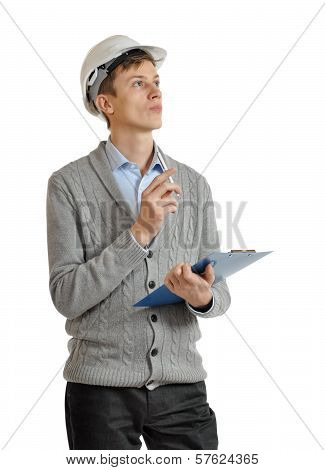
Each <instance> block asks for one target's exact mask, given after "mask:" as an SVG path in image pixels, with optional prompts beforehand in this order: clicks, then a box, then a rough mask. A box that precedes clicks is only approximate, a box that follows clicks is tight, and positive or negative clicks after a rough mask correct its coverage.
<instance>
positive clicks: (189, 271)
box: [183, 263, 195, 283]
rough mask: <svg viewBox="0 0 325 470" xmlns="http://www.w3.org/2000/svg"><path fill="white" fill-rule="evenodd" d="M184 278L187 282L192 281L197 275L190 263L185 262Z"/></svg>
mask: <svg viewBox="0 0 325 470" xmlns="http://www.w3.org/2000/svg"><path fill="white" fill-rule="evenodd" d="M183 278H184V280H185V281H186V282H190V283H192V282H193V280H194V279H195V275H194V273H193V271H192V269H191V265H190V263H184V266H183Z"/></svg>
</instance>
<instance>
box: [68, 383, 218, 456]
mask: <svg viewBox="0 0 325 470" xmlns="http://www.w3.org/2000/svg"><path fill="white" fill-rule="evenodd" d="M65 419H66V427H67V435H68V441H69V448H70V449H97V450H100V449H129V450H132V449H140V448H141V444H142V443H141V441H140V436H141V435H142V436H143V440H144V442H145V443H146V446H147V449H150V450H151V449H165V450H167V449H213V450H217V449H218V434H217V422H216V416H215V414H214V411H213V410H212V409H211V408H210V407H209V403H207V392H206V386H205V382H204V380H203V381H201V382H196V383H185V384H168V385H161V386H159V387H157V388H155V389H154V390H148V389H147V388H146V387H145V386H143V387H141V388H136V387H104V386H100V385H87V384H82V383H74V382H67V385H66V392H65Z"/></svg>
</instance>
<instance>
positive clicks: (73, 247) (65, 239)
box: [46, 174, 148, 319]
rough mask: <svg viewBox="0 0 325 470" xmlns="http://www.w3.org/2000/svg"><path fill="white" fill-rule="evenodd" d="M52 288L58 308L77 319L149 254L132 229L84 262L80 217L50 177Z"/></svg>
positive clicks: (48, 214)
mask: <svg viewBox="0 0 325 470" xmlns="http://www.w3.org/2000/svg"><path fill="white" fill-rule="evenodd" d="M46 219H47V247H48V262H49V290H50V294H51V298H52V301H53V304H54V306H55V308H56V309H57V310H58V312H60V313H61V314H62V315H63V316H64V317H66V318H68V319H74V318H77V317H79V316H80V315H82V314H83V313H84V312H86V311H87V310H89V309H90V308H92V307H94V306H95V305H97V304H98V303H99V302H101V301H102V300H104V299H105V298H106V297H107V296H108V295H109V294H110V293H111V292H112V291H113V290H114V289H115V288H116V287H117V286H118V285H119V284H120V283H121V282H122V280H123V279H124V278H125V277H126V276H127V275H128V274H129V273H130V272H131V271H132V270H133V269H134V268H135V267H136V266H137V265H139V264H140V263H141V262H142V261H143V260H144V259H145V257H146V256H147V253H148V250H146V249H144V248H143V247H142V246H141V245H140V244H139V243H138V242H137V241H136V239H135V238H134V237H133V235H132V232H131V230H130V228H128V229H126V230H124V231H123V232H121V233H120V235H119V236H118V237H117V238H116V239H115V240H114V241H113V242H112V243H111V244H110V245H108V246H107V247H106V248H104V249H103V250H102V252H101V253H100V254H99V255H98V256H95V257H93V258H92V259H90V260H88V261H87V262H85V258H84V248H83V243H82V231H81V227H80V220H79V218H78V215H77V211H76V209H75V207H74V204H73V202H72V201H71V199H70V198H69V197H68V195H67V194H66V192H65V191H64V189H62V187H61V186H60V183H59V182H58V181H57V180H56V178H55V176H53V174H52V176H51V177H50V178H49V180H48V186H47V199H46Z"/></svg>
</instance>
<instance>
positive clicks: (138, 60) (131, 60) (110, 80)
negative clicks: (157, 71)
mask: <svg viewBox="0 0 325 470" xmlns="http://www.w3.org/2000/svg"><path fill="white" fill-rule="evenodd" d="M145 60H149V61H150V62H151V63H152V64H153V65H154V66H156V61H155V59H154V58H153V56H152V55H151V54H150V52H147V51H142V50H141V51H139V52H138V53H137V54H132V55H131V56H129V57H127V58H126V59H125V60H124V61H123V62H122V63H121V64H120V65H118V66H117V67H116V68H115V69H114V70H113V71H112V72H111V73H109V74H108V75H107V77H106V78H105V79H104V80H103V81H102V83H101V84H100V87H99V89H98V93H97V95H100V94H101V93H109V94H110V95H113V96H115V97H117V93H116V90H115V88H114V80H115V78H116V75H117V70H118V69H119V70H128V69H129V68H130V67H132V66H133V65H135V66H136V69H138V68H139V67H140V65H141V64H142V62H143V61H145ZM103 115H104V116H105V119H106V122H107V129H109V128H110V122H109V118H108V117H107V116H106V114H104V113H103Z"/></svg>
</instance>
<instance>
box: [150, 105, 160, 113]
mask: <svg viewBox="0 0 325 470" xmlns="http://www.w3.org/2000/svg"><path fill="white" fill-rule="evenodd" d="M149 110H150V111H155V112H156V113H160V112H161V110H162V106H153V107H152V108H149Z"/></svg>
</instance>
